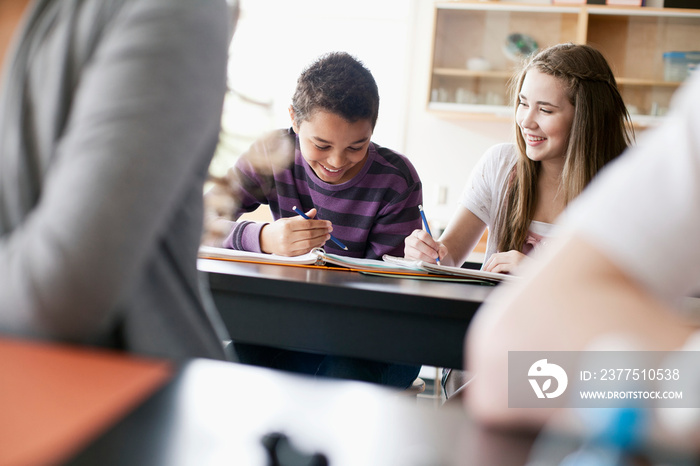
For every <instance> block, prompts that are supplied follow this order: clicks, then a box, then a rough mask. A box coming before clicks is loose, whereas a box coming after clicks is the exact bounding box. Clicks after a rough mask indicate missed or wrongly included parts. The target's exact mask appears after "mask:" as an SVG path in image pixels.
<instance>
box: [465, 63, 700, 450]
mask: <svg viewBox="0 0 700 466" xmlns="http://www.w3.org/2000/svg"><path fill="white" fill-rule="evenodd" d="M698 101H700V75H696V76H695V77H694V78H693V79H692V81H691V82H689V83H687V84H686V85H685V86H684V87H682V88H681V89H680V90H679V91H678V93H677V94H676V96H675V97H674V99H673V101H672V104H671V111H670V113H669V114H668V116H666V117H665V119H664V122H663V124H662V125H661V126H660V127H659V128H656V129H652V130H649V131H648V132H646V133H644V134H643V135H642V137H641V138H639V144H638V146H636V147H634V148H631V149H629V150H627V151H626V152H625V154H623V156H621V157H620V158H619V159H618V160H617V161H615V162H613V163H612V164H611V165H610V166H609V167H608V168H606V169H604V170H603V171H602V172H601V174H600V175H599V176H598V177H597V178H596V179H595V180H594V181H593V182H592V183H591V185H590V186H589V188H587V190H586V191H585V192H584V193H583V194H582V195H581V196H580V197H579V198H578V199H577V200H576V201H574V202H573V203H572V204H571V205H570V207H569V208H567V210H566V211H565V212H564V216H563V218H562V219H561V221H560V225H561V227H562V237H560V238H559V239H558V240H557V242H556V243H555V244H552V246H551V248H550V249H548V250H547V251H544V252H543V254H542V255H541V256H540V259H541V260H538V261H533V262H532V264H528V266H527V267H528V268H527V269H524V270H523V274H524V275H525V277H526V278H525V279H524V280H523V281H521V282H519V283H517V284H514V285H512V286H508V285H506V286H503V287H502V288H499V289H498V290H496V291H495V292H494V293H493V295H492V296H491V297H490V299H489V300H488V302H487V303H486V304H485V305H484V306H483V307H482V308H481V309H480V310H479V312H478V314H477V316H476V317H475V319H474V321H473V323H472V325H471V326H470V328H469V331H468V332H467V339H466V345H465V364H466V367H467V369H468V370H470V371H473V372H474V374H476V375H475V379H474V380H473V382H472V383H471V384H470V385H469V386H468V388H467V390H466V397H465V402H466V404H467V406H468V409H469V411H470V412H471V413H473V414H474V415H475V416H476V417H477V418H478V419H480V420H481V421H483V422H485V423H487V424H490V425H496V426H511V427H513V426H515V427H539V426H542V425H543V424H544V423H545V422H547V421H548V420H549V419H550V418H551V417H552V416H553V415H554V414H555V410H554V409H533V408H528V409H518V408H509V407H508V393H507V390H508V382H507V378H508V367H507V366H508V352H509V351H583V350H586V349H590V348H591V345H595V344H597V343H599V342H600V341H601V339H603V338H609V337H610V336H615V337H617V338H618V339H617V340H609V339H608V340H607V341H621V340H620V338H624V339H628V340H630V341H634V342H636V344H637V347H638V348H639V349H643V350H648V351H672V350H679V349H694V350H700V345H699V344H698V338H693V336H694V332H697V326H696V325H697V323H696V322H695V323H693V322H692V321H691V319H690V318H689V316H688V315H685V314H684V313H683V312H681V311H680V309H681V307H680V300H682V298H684V297H686V296H692V295H697V293H698V290H699V285H700V245H698V243H697V238H700V108H698V105H697V102H698ZM695 336H697V334H695ZM597 349H605V348H597ZM695 421H696V425H695V427H694V429H690V430H686V434H689V435H690V436H693V435H694V436H695V439H696V440H697V435H698V432H700V418H696V419H695ZM693 431H694V432H695V433H694V434H693ZM695 445H697V442H696V443H695Z"/></svg>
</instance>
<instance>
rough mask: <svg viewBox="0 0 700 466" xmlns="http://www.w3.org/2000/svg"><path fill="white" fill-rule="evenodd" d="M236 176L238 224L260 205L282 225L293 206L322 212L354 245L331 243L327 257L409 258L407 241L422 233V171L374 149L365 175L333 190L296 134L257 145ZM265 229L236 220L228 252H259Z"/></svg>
mask: <svg viewBox="0 0 700 466" xmlns="http://www.w3.org/2000/svg"><path fill="white" fill-rule="evenodd" d="M292 154H293V158H294V160H293V163H290V159H291V158H292ZM229 176H231V179H232V180H236V181H235V182H234V183H235V185H236V192H237V193H238V194H239V199H238V200H239V201H240V209H239V211H238V212H237V213H236V214H235V216H234V218H238V216H240V215H241V214H242V213H244V212H252V211H253V210H255V209H256V208H257V207H258V206H259V205H260V204H267V205H269V206H270V210H271V212H272V217H273V218H274V219H275V220H277V219H279V218H284V217H293V216H295V215H297V214H296V213H295V212H294V211H293V210H292V207H294V206H298V207H299V208H301V210H303V211H304V212H306V211H308V210H310V209H312V208H314V207H315V208H316V209H317V210H318V215H317V217H318V218H320V219H323V220H329V221H330V222H331V223H332V224H333V235H334V236H335V237H337V238H338V239H339V240H340V241H342V242H343V243H344V244H345V245H346V246H347V247H348V251H343V250H342V249H340V248H339V247H338V246H337V245H336V244H335V243H333V242H332V241H328V242H327V243H326V244H325V246H324V249H325V250H326V252H330V253H334V254H341V255H345V256H351V257H365V258H371V259H380V258H381V257H382V255H384V254H391V255H397V256H403V242H404V238H405V237H406V236H408V235H410V234H411V232H412V231H413V230H415V229H419V228H421V219H420V213H419V211H418V205H419V204H421V203H422V198H423V194H422V187H421V182H420V179H419V178H418V173H417V172H416V170H415V168H414V167H413V165H412V164H411V162H410V161H409V160H408V159H407V158H406V157H404V156H403V155H400V154H397V153H396V152H394V151H392V150H390V149H387V148H384V147H380V146H378V145H377V144H374V143H371V144H370V145H369V155H368V159H367V161H366V162H365V165H364V166H363V167H362V170H361V171H360V173H358V174H357V175H356V176H355V177H354V178H353V179H351V180H350V181H347V182H345V183H342V184H329V183H326V182H324V181H321V180H320V179H319V178H318V177H317V176H316V174H315V173H314V172H313V170H312V169H311V167H310V166H309V165H308V163H306V161H305V160H304V158H303V157H302V155H301V151H300V149H299V140H298V138H297V136H296V134H295V133H294V131H293V130H292V129H291V128H290V129H288V130H277V131H274V132H272V133H270V134H269V135H267V136H266V137H264V138H262V139H260V140H258V141H256V142H255V143H254V144H253V145H252V146H251V148H250V150H249V151H248V152H247V153H246V154H244V155H243V156H242V157H241V158H240V159H239V160H238V162H237V163H236V165H235V166H234V167H233V168H231V172H230V173H229ZM263 225H264V223H258V222H245V221H241V222H232V230H231V233H230V234H229V236H228V237H227V238H226V240H225V241H224V247H227V248H230V249H239V250H247V251H254V252H260V230H261V229H262V227H263Z"/></svg>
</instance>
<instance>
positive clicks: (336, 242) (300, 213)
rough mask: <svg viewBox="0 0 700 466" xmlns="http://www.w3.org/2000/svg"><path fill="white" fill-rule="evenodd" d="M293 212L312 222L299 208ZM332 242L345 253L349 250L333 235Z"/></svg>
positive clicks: (294, 208) (293, 208) (295, 207)
mask: <svg viewBox="0 0 700 466" xmlns="http://www.w3.org/2000/svg"><path fill="white" fill-rule="evenodd" d="M292 210H293V211H294V212H296V213H298V214H299V215H301V216H302V217H304V218H305V219H306V220H311V219H310V218H309V217H307V216H306V214H305V213H304V212H302V211H301V209H299V208H298V207H297V206H294V207H292ZM331 241H333V242H334V243H335V244H337V245H338V247H340V249H343V250H345V251H347V250H348V247H347V246H345V245H344V244H343V243H341V242H340V240H339V239H338V238H336V237H335V236H333V235H331Z"/></svg>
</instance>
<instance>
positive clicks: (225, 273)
mask: <svg viewBox="0 0 700 466" xmlns="http://www.w3.org/2000/svg"><path fill="white" fill-rule="evenodd" d="M198 268H199V270H200V271H202V272H204V273H206V275H207V277H208V281H209V284H210V287H211V291H212V296H213V299H214V302H215V304H216V307H217V308H218V310H219V312H220V313H221V316H222V318H223V320H224V322H225V324H226V327H227V328H228V330H229V333H230V335H231V337H232V338H233V340H234V341H240V342H245V343H255V344H261V345H268V346H274V347H281V348H287V349H297V350H304V351H312V352H322V353H325V354H335V355H340V356H352V357H359V358H368V359H374V360H381V361H388V362H397V363H408V364H424V365H431V366H437V367H455V368H459V367H462V348H463V343H464V335H465V333H466V330H467V326H468V325H469V322H470V321H471V319H472V317H473V315H474V313H475V312H476V310H477V308H478V307H479V306H480V305H481V303H482V302H483V301H484V299H486V297H487V296H488V295H489V294H490V293H491V291H492V290H493V289H494V287H493V286H484V285H475V284H465V283H451V282H450V283H447V282H434V281H422V280H414V279H407V278H393V277H376V276H368V275H363V274H361V273H358V272H350V271H346V270H342V269H341V270H328V269H323V268H308V267H293V266H281V265H270V264H253V263H244V262H231V261H221V260H211V259H200V260H199V261H198Z"/></svg>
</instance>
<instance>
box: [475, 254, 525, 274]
mask: <svg viewBox="0 0 700 466" xmlns="http://www.w3.org/2000/svg"><path fill="white" fill-rule="evenodd" d="M525 259H527V256H526V255H525V254H523V253H522V252H520V251H516V250H515V249H513V250H510V251H508V252H497V253H496V254H493V255H491V257H489V260H488V261H486V264H485V265H484V270H485V271H486V272H498V273H512V272H513V271H514V270H515V269H517V268H518V266H519V265H520V264H521V263H522V262H523V260H525Z"/></svg>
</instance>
